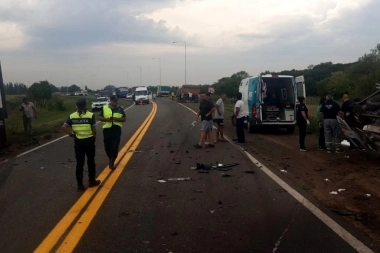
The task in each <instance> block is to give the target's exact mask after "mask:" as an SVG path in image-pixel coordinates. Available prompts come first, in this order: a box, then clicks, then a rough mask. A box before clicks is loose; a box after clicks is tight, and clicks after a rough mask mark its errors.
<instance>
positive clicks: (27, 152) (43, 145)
mask: <svg viewBox="0 0 380 253" xmlns="http://www.w3.org/2000/svg"><path fill="white" fill-rule="evenodd" d="M134 105H135V104H134V103H133V104H132V105H131V106H130V107H128V108H127V109H125V110H124V111H127V110H129V109H131V108H132V107H133V106H134ZM98 123H100V121H97V122H96V124H98ZM66 137H68V135H64V136H61V137H59V138H57V139H55V140H52V141H49V142H47V143H44V144H42V145H40V146H38V147H35V148H32V149H31V150H28V151H25V152H24V153H21V154H19V155H17V156H16V158H18V157H21V156H24V155H26V154H29V153H31V152H34V151H36V150H37V149H40V148H42V147H45V146H47V145H50V144H52V143H54V142H56V141H59V140H62V139H63V138H66Z"/></svg>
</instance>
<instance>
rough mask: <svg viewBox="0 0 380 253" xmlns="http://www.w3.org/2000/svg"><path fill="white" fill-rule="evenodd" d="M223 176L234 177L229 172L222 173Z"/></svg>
mask: <svg viewBox="0 0 380 253" xmlns="http://www.w3.org/2000/svg"><path fill="white" fill-rule="evenodd" d="M222 177H232V176H231V175H229V174H224V173H222Z"/></svg>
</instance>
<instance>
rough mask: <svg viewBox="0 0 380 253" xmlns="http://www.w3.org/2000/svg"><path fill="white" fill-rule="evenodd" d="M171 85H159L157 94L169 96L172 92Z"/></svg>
mask: <svg viewBox="0 0 380 253" xmlns="http://www.w3.org/2000/svg"><path fill="white" fill-rule="evenodd" d="M170 90H171V88H170V86H158V88H157V96H158V97H168V96H169V94H170Z"/></svg>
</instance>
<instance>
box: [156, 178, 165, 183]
mask: <svg viewBox="0 0 380 253" xmlns="http://www.w3.org/2000/svg"><path fill="white" fill-rule="evenodd" d="M157 181H158V182H159V183H162V184H163V183H166V181H165V180H163V179H159V180H157Z"/></svg>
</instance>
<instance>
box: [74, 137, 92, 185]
mask: <svg viewBox="0 0 380 253" xmlns="http://www.w3.org/2000/svg"><path fill="white" fill-rule="evenodd" d="M74 149H75V158H76V160H77V167H76V178H77V180H78V182H82V180H83V166H84V162H85V158H86V156H87V166H88V178H89V180H90V181H91V180H95V138H94V137H90V138H86V139H77V138H75V141H74Z"/></svg>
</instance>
